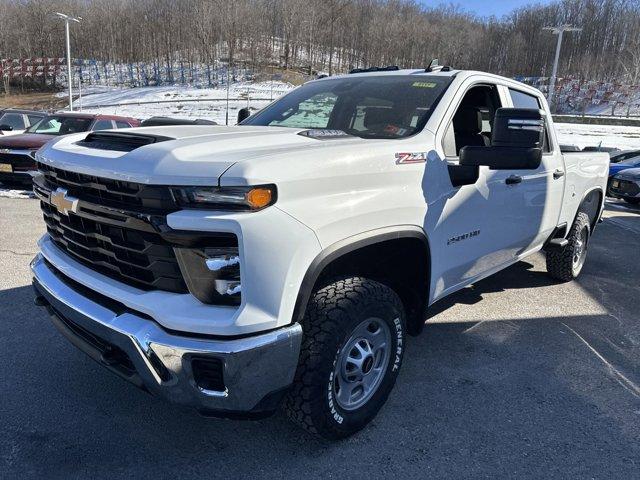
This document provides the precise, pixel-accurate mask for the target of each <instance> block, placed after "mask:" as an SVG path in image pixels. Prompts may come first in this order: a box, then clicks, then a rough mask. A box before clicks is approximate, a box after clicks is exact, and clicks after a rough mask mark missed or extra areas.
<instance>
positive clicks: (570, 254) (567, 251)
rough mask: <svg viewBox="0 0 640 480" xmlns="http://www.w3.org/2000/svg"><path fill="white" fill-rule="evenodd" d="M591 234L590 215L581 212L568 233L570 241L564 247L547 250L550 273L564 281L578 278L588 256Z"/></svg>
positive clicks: (548, 270)
mask: <svg viewBox="0 0 640 480" xmlns="http://www.w3.org/2000/svg"><path fill="white" fill-rule="evenodd" d="M590 236H591V222H590V221H589V215H587V214H586V213H584V212H580V213H578V216H577V217H576V220H575V222H573V226H572V227H571V230H570V231H569V235H567V240H568V241H569V243H568V244H567V245H565V246H564V247H562V248H553V249H550V250H547V252H546V253H547V272H548V273H549V275H551V276H552V277H553V278H555V279H556V280H560V281H563V282H568V281H570V280H573V279H574V278H577V277H578V275H580V272H581V271H582V267H583V266H584V262H585V260H586V258H587V247H588V246H589V238H590Z"/></svg>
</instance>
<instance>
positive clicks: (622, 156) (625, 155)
mask: <svg viewBox="0 0 640 480" xmlns="http://www.w3.org/2000/svg"><path fill="white" fill-rule="evenodd" d="M634 157H640V150H622V151H621V152H615V153H612V154H611V163H619V162H622V161H624V160H631V159H632V158H634Z"/></svg>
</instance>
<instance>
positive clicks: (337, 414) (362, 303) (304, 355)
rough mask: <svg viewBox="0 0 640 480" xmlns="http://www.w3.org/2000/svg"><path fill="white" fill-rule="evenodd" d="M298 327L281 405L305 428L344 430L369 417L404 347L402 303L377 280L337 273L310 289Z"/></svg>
mask: <svg viewBox="0 0 640 480" xmlns="http://www.w3.org/2000/svg"><path fill="white" fill-rule="evenodd" d="M302 327H303V340H302V346H301V352H300V360H299V363H298V369H297V371H296V376H295V380H294V384H293V386H292V388H291V391H290V392H289V394H288V396H287V398H286V400H285V403H284V407H285V411H286V412H287V414H288V416H289V418H291V419H292V420H293V421H294V422H295V423H297V424H298V425H300V426H301V427H303V428H304V429H305V430H307V431H309V432H312V433H315V434H319V435H321V436H323V437H325V438H329V439H338V438H344V437H347V436H349V435H351V434H353V433H355V432H357V431H358V430H360V429H362V428H363V427H364V426H365V425H366V424H367V423H369V422H370V421H371V420H372V419H373V418H374V417H375V415H376V414H377V413H378V411H379V410H380V408H381V407H382V405H384V403H385V401H386V400H387V397H388V396H389V393H390V392H391V390H392V388H393V386H394V384H395V381H396V377H397V375H398V372H399V370H400V366H401V364H402V357H403V353H404V341H405V339H404V335H405V333H404V332H405V317H404V309H403V307H402V303H401V301H400V299H399V298H398V295H396V293H395V292H394V291H393V290H392V289H390V288H389V287H387V286H385V285H383V284H381V283H378V282H376V281H373V280H370V279H366V278H361V277H352V278H345V279H341V280H338V281H336V282H334V283H331V284H330V285H327V286H326V287H324V288H322V289H320V290H318V291H317V292H316V293H315V295H314V296H313V298H312V299H311V301H310V302H309V306H308V307H307V311H306V313H305V317H304V320H303V322H302Z"/></svg>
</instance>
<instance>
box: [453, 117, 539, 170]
mask: <svg viewBox="0 0 640 480" xmlns="http://www.w3.org/2000/svg"><path fill="white" fill-rule="evenodd" d="M543 144H544V117H543V114H542V112H541V111H540V110H538V109H534V108H531V109H530V108H499V109H498V110H497V111H496V114H495V117H494V122H493V138H492V142H491V146H490V147H480V146H465V147H463V148H462V149H461V150H460V165H467V166H480V165H485V166H488V167H489V168H490V169H491V170H535V169H536V168H538V167H539V166H540V163H541V162H542V148H543Z"/></svg>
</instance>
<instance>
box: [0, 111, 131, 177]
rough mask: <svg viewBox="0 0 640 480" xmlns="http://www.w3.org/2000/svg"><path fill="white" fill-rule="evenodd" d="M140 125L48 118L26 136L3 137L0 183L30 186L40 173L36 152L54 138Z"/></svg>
mask: <svg viewBox="0 0 640 480" xmlns="http://www.w3.org/2000/svg"><path fill="white" fill-rule="evenodd" d="M139 125H140V122H139V121H138V120H136V119H135V118H130V117H118V116H116V115H97V114H93V113H72V112H69V113H56V114H53V115H48V116H46V117H45V118H43V119H42V120H40V121H39V122H38V123H36V124H35V125H32V126H31V127H29V128H28V129H27V130H26V131H25V133H23V134H20V135H13V136H11V137H6V138H0V182H14V183H22V184H29V185H30V184H31V177H32V174H33V173H34V172H35V170H36V162H35V153H36V151H37V150H38V149H39V148H40V147H42V146H43V145H44V144H45V143H47V142H48V141H49V140H51V137H53V136H59V135H67V134H69V133H78V132H88V131H95V130H108V129H114V128H131V127H137V126H139Z"/></svg>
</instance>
